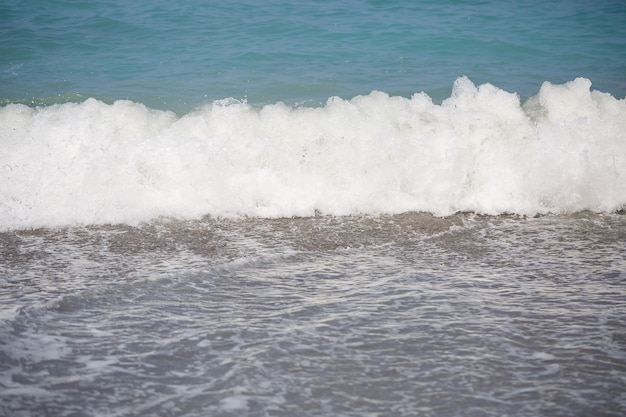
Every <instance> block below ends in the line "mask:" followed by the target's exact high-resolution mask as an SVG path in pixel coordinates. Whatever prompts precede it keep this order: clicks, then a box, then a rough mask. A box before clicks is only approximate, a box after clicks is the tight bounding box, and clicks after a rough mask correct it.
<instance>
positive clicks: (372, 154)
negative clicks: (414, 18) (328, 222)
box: [0, 78, 626, 230]
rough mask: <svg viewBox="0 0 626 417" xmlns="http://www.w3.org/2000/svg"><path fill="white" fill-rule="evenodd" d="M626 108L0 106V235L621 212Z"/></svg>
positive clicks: (470, 95) (581, 87) (471, 90)
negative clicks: (225, 219)
mask: <svg viewBox="0 0 626 417" xmlns="http://www.w3.org/2000/svg"><path fill="white" fill-rule="evenodd" d="M624 132H626V102H625V100H623V99H622V100H618V99H616V98H614V97H612V96H611V95H609V94H606V93H601V92H597V91H592V90H591V83H590V81H589V80H586V79H583V78H579V79H576V80H574V81H571V82H569V83H566V84H563V85H552V84H550V83H544V85H543V86H542V87H541V90H540V91H539V93H538V94H537V95H536V96H534V97H532V98H530V99H529V100H527V102H525V103H523V104H522V103H521V102H520V99H519V97H518V96H517V95H516V94H514V93H509V92H506V91H503V90H501V89H498V88H497V87H494V86H492V85H490V84H485V85H481V86H478V87H477V86H475V85H474V84H473V83H472V82H471V81H470V80H469V79H467V78H460V79H458V80H457V81H456V82H455V84H454V88H453V92H452V95H451V97H450V98H448V99H447V100H445V101H444V102H443V103H442V104H441V105H437V104H435V103H433V102H432V100H431V99H430V97H428V96H427V95H425V94H423V93H420V94H416V95H414V96H413V97H411V98H403V97H390V96H389V95H387V94H385V93H382V92H376V91H374V92H372V93H371V94H369V95H366V96H358V97H355V98H353V99H352V100H343V99H340V98H331V99H329V100H328V102H327V103H326V105H325V106H323V107H320V108H306V107H296V108H292V107H289V106H286V105H284V104H281V103H278V104H274V105H268V106H265V107H263V108H260V109H257V108H254V107H252V106H249V105H248V104H246V103H241V102H237V101H234V100H229V101H221V102H215V103H213V104H212V105H208V106H206V107H204V108H202V109H199V110H197V111H195V112H193V113H190V114H188V115H185V116H183V117H180V118H177V117H176V116H175V115H174V114H173V113H170V112H164V111H156V110H151V109H148V108H146V107H145V106H143V105H141V104H137V103H133V102H130V101H117V102H115V103H114V104H112V105H108V104H105V103H102V102H99V101H97V100H94V99H89V100H87V101H85V102H83V103H79V104H76V103H67V104H62V105H54V106H49V107H42V108H36V109H32V108H28V107H26V106H23V105H8V106H5V107H2V108H0V142H1V143H2V147H1V148H0V174H1V175H0V182H1V184H0V229H2V230H7V229H17V228H28V227H39V226H48V227H53V226H62V225H73V224H94V223H95V224H102V223H128V224H137V223H139V222H141V221H147V220H150V219H153V218H155V217H158V216H175V217H183V218H197V217H200V216H203V215H206V214H209V215H213V216H240V215H247V216H261V217H290V216H310V215H314V214H315V213H324V214H334V215H346V214H356V213H371V214H377V213H400V212H406V211H426V212H431V213H434V214H436V215H449V214H451V213H454V212H457V211H474V212H477V213H484V214H500V213H505V212H507V213H518V214H528V215H533V214H538V213H563V212H576V211H581V210H592V211H597V212H611V211H615V210H619V209H622V208H624V207H625V206H626V134H625V133H624Z"/></svg>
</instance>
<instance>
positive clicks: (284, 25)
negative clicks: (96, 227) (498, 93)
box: [0, 0, 626, 111]
mask: <svg viewBox="0 0 626 417" xmlns="http://www.w3.org/2000/svg"><path fill="white" fill-rule="evenodd" d="M625 21H626V3H624V2H623V1H621V0H602V1H582V0H573V1H571V0H562V1H529V0H524V1H450V0H429V1H359V0H353V1H302V2H287V1H275V0H270V1H264V2H256V1H239V0H238V1H232V2H224V1H200V0H191V1H186V2H176V1H165V0H158V1H150V2H127V1H123V0H113V1H107V2H82V1H5V2H2V5H0V28H1V31H2V32H1V35H0V56H1V58H0V99H2V100H3V101H4V102H5V103H6V102H7V101H24V102H29V101H31V102H34V103H35V104H40V103H49V102H63V101H75V100H83V99H85V98H87V97H96V98H101V99H105V100H109V101H110V100H114V99H120V98H129V99H131V100H133V101H138V102H142V103H144V104H147V105H149V106H150V107H158V108H167V109H174V110H177V111H186V110H188V109H190V108H193V107H196V106H198V105H200V104H204V103H207V102H210V101H212V100H215V99H223V98H227V97H234V98H237V99H247V100H248V102H250V103H271V102H276V101H286V102H288V103H301V102H303V103H312V104H318V103H322V102H324V101H325V100H326V99H327V98H328V97H330V96H340V97H343V98H352V97H354V96H355V95H357V94H367V93H369V92H370V91H372V90H380V91H384V92H387V93H389V94H391V95H403V96H410V95H411V94H413V93H416V92H420V91H425V92H427V93H428V94H429V95H431V96H432V97H433V98H435V99H436V100H441V99H443V98H445V97H447V96H448V95H449V93H450V89H451V87H452V83H453V82H454V80H455V79H456V78H458V77H460V76H463V75H466V76H468V77H469V78H470V79H471V80H472V81H473V82H475V83H477V84H482V83H486V82H489V83H492V84H494V85H496V86H498V87H500V88H502V89H504V90H507V91H511V92H517V93H519V94H520V95H521V96H522V97H527V96H530V95H534V94H536V92H537V91H538V89H539V87H540V85H541V83H542V82H543V81H550V82H553V83H563V82H566V81H570V80H573V79H574V78H576V77H585V78H589V79H590V80H591V81H592V82H593V85H594V88H597V89H599V90H601V91H605V92H609V93H611V94H613V95H615V96H617V97H620V98H621V97H623V96H624V95H625V94H626V26H625V25H624V24H623V23H624V22H625Z"/></svg>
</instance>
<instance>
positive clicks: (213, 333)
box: [0, 213, 626, 416]
mask: <svg viewBox="0 0 626 417" xmlns="http://www.w3.org/2000/svg"><path fill="white" fill-rule="evenodd" d="M625 249H626V217H624V215H621V214H613V215H606V214H605V215H599V214H591V213H580V214H576V215H568V216H546V217H538V218H524V217H507V216H498V217H489V216H476V215H472V214H457V215H455V216H451V217H446V218H437V217H433V216H431V215H428V214H418V213H409V214H403V215H394V216H378V217H370V216H353V217H328V216H319V217H310V218H293V219H275V220H272V219H239V220H215V219H209V218H206V219H203V220H198V221H177V220H166V219H164V220H160V221H155V222H152V223H146V224H142V225H140V226H138V227H130V226H123V225H120V226H97V227H96V226H90V227H80V228H66V229H38V230H32V231H14V232H7V233H3V234H1V235H0V250H1V251H2V257H1V259H2V261H1V264H0V268H1V269H0V274H1V275H0V276H1V277H2V278H1V279H2V280H3V281H2V287H1V290H0V291H1V292H0V302H1V303H2V306H3V307H2V309H1V316H0V317H1V320H0V386H2V388H3V389H2V390H1V391H0V414H2V415H12V416H27V415H45V416H91V415H107V416H108V415H117V416H135V415H137V416H139V415H145V416H148V415H172V416H174V415H176V416H206V415H212V416H235V415H249V416H292V415H301V416H327V415H336V416H340V415H341V416H363V415H381V416H383V415H406V416H409V415H411V416H414V415H420V416H474V415H475V416H484V415H493V416H504V415H515V416H566V415H567V416H577V415H580V416H583V415H594V416H619V415H623V413H624V411H625V410H626V395H625V394H624V393H625V392H626V389H625V388H626V338H625V337H624V328H626V327H625V326H626V319H625V317H626V290H625V289H624V288H625V287H624V283H625V280H626V261H625V260H624V256H623V253H624V250H625Z"/></svg>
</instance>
